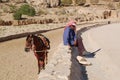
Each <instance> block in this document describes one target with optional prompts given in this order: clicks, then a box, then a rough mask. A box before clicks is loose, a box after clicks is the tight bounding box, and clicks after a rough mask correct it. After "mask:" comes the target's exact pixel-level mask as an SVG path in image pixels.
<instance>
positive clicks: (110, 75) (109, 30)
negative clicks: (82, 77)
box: [82, 23, 120, 80]
mask: <svg viewBox="0 0 120 80" xmlns="http://www.w3.org/2000/svg"><path fill="white" fill-rule="evenodd" d="M119 26H120V24H119V23H118V24H110V25H107V26H103V27H99V28H94V29H91V30H89V31H87V32H85V33H83V34H82V37H83V42H84V45H85V48H86V49H87V51H88V52H94V51H97V50H99V49H101V50H99V51H98V52H96V56H95V57H88V58H87V59H88V61H90V62H92V64H93V65H92V66H89V67H86V70H87V74H88V80H119V79H120V72H119V71H120V69H119V66H120V63H119V61H120V56H119V55H120V54H119V53H120V45H119V43H120V37H119V34H120V27H119Z"/></svg>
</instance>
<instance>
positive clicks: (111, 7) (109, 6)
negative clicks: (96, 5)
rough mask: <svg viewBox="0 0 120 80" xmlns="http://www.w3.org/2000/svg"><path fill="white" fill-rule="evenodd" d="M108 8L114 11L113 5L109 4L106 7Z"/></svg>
mask: <svg viewBox="0 0 120 80" xmlns="http://www.w3.org/2000/svg"><path fill="white" fill-rule="evenodd" d="M107 6H108V8H109V9H111V10H114V9H115V5H114V4H113V3H109V4H108V5H107Z"/></svg>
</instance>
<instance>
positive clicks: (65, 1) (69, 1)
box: [61, 0, 72, 5]
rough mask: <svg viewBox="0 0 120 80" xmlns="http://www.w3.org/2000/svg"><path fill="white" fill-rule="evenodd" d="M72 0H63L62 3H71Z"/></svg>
mask: <svg viewBox="0 0 120 80" xmlns="http://www.w3.org/2000/svg"><path fill="white" fill-rule="evenodd" d="M71 4H72V0H61V5H71Z"/></svg>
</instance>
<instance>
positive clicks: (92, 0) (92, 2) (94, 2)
mask: <svg viewBox="0 0 120 80" xmlns="http://www.w3.org/2000/svg"><path fill="white" fill-rule="evenodd" d="M90 3H91V4H98V3H99V0H90Z"/></svg>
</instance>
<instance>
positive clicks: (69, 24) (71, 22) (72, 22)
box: [65, 20, 76, 29]
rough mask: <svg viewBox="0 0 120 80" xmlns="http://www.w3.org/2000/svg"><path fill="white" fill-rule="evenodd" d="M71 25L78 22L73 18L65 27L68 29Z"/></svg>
mask: <svg viewBox="0 0 120 80" xmlns="http://www.w3.org/2000/svg"><path fill="white" fill-rule="evenodd" d="M71 25H74V26H76V22H75V21H74V20H71V21H70V22H68V23H67V25H66V26H65V29H66V28H67V27H70V26H71Z"/></svg>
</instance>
